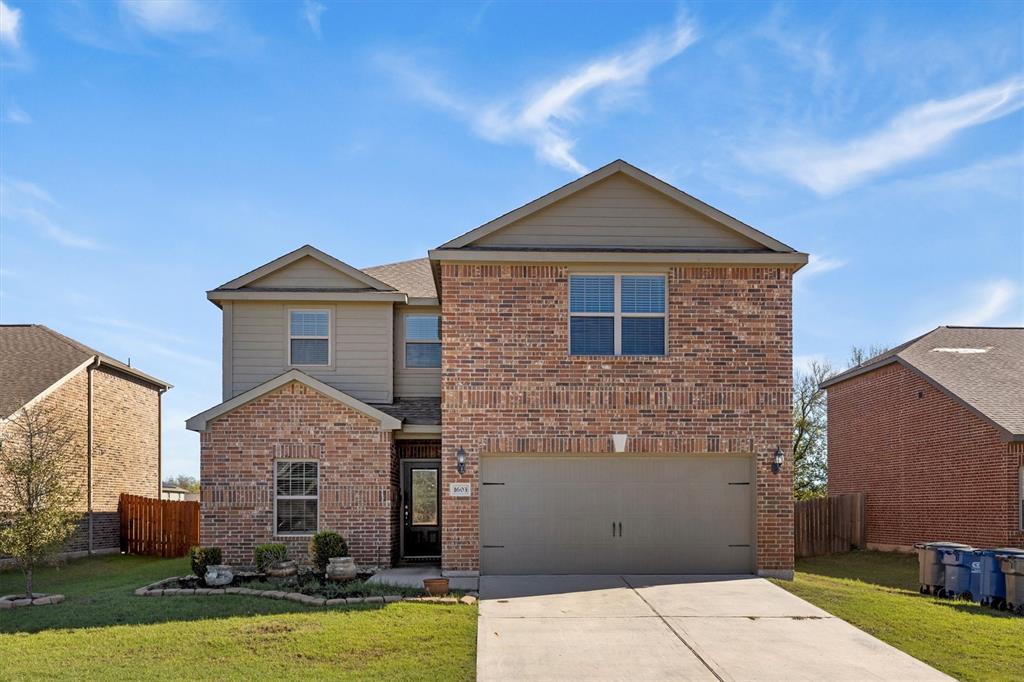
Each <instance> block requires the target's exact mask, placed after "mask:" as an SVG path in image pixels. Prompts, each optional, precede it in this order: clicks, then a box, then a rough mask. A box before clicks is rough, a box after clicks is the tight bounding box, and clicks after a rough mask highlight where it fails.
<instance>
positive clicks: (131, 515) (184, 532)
mask: <svg viewBox="0 0 1024 682" xmlns="http://www.w3.org/2000/svg"><path fill="white" fill-rule="evenodd" d="M117 507H118V511H119V512H120V513H121V551H122V552H125V553H128V554H150V555H153V556H162V557H177V556H185V555H186V554H188V550H189V547H191V546H192V545H198V544H199V503H198V502H184V501H177V500H158V499H156V498H153V497H141V496H139V495H127V494H124V493H122V494H121V499H120V501H119V502H118V505H117Z"/></svg>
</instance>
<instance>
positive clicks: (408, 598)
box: [402, 597, 420, 601]
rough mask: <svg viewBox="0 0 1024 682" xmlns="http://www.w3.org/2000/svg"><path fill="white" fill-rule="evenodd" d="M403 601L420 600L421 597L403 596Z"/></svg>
mask: <svg viewBox="0 0 1024 682" xmlns="http://www.w3.org/2000/svg"><path fill="white" fill-rule="evenodd" d="M402 601H420V598H419V597H402Z"/></svg>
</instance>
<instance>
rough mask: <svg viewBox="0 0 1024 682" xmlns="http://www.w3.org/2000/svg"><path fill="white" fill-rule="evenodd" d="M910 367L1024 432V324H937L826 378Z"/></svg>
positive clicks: (1006, 427) (1003, 424) (841, 378)
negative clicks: (886, 367)
mask: <svg viewBox="0 0 1024 682" xmlns="http://www.w3.org/2000/svg"><path fill="white" fill-rule="evenodd" d="M898 361H901V362H903V363H905V364H907V365H910V366H911V367H913V368H914V369H916V370H917V371H919V372H920V373H921V374H923V375H925V377H926V378H928V379H929V380H931V381H932V382H934V383H936V384H938V385H939V386H941V387H942V388H943V389H945V390H946V391H947V392H948V393H950V394H951V395H953V396H954V397H956V398H958V399H960V400H961V401H963V402H964V403H966V404H967V405H968V406H969V407H972V408H974V409H975V410H976V411H977V412H979V413H980V414H982V415H983V416H984V417H986V418H987V419H989V420H990V421H992V422H993V423H994V424H995V425H996V426H998V427H1001V428H1002V429H1003V430H1005V431H1006V432H1008V433H1010V434H1012V435H1013V436H1024V328H1020V327H938V328H937V329H935V330H933V331H930V332H928V333H927V334H924V335H922V336H919V337H918V338H916V339H913V340H912V341H909V342H907V343H905V344H903V345H902V346H897V347H896V348H893V349H891V350H888V351H886V352H885V353H882V354H881V355H878V356H876V357H874V358H871V359H870V360H867V361H865V362H863V363H862V364H860V365H858V366H857V367H854V368H852V369H850V370H848V371H846V372H843V373H842V374H840V375H838V376H836V377H833V378H832V379H829V380H828V381H826V382H825V383H824V384H823V385H824V386H825V387H828V386H831V385H833V384H837V383H839V382H841V381H845V380H846V379H849V378H852V377H854V376H857V375H858V374H862V373H864V372H865V371H870V370H871V369H874V368H875V367H880V366H882V365H885V364H888V363H890V362H898Z"/></svg>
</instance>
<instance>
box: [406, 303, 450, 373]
mask: <svg viewBox="0 0 1024 682" xmlns="http://www.w3.org/2000/svg"><path fill="white" fill-rule="evenodd" d="M410 317H436V318H437V341H425V340H423V339H415V340H410V339H409V334H408V332H407V331H406V330H407V329H408V328H409V327H408V324H407V321H408V319H409V318H410ZM410 343H437V344H440V343H441V313H417V312H407V313H402V369H405V370H409V371H410V372H440V371H441V367H440V366H438V367H409V365H407V364H406V352H405V350H406V349H405V347H406V346H407V345H408V344H410Z"/></svg>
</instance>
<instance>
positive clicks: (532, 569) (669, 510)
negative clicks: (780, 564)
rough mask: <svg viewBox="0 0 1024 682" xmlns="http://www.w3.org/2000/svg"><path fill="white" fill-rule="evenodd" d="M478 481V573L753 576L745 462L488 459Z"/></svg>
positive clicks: (747, 465)
mask: <svg viewBox="0 0 1024 682" xmlns="http://www.w3.org/2000/svg"><path fill="white" fill-rule="evenodd" d="M481 480H482V482H484V483H501V485H484V486H481V501H480V524H481V531H480V532H481V545H482V549H481V570H482V571H483V572H484V573H485V574H492V575H494V574H516V573H748V572H750V571H751V570H752V568H753V556H754V551H753V528H754V524H753V490H754V486H753V467H752V460H751V458H750V457H736V456H678V457H635V456H634V457H563V456H546V457H542V456H536V457H533V456H531V457H496V456H494V457H485V458H484V459H483V463H482V472H481ZM742 484H746V485H742ZM613 524H617V525H618V524H621V535H620V534H619V532H618V527H616V528H615V530H614V535H613Z"/></svg>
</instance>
